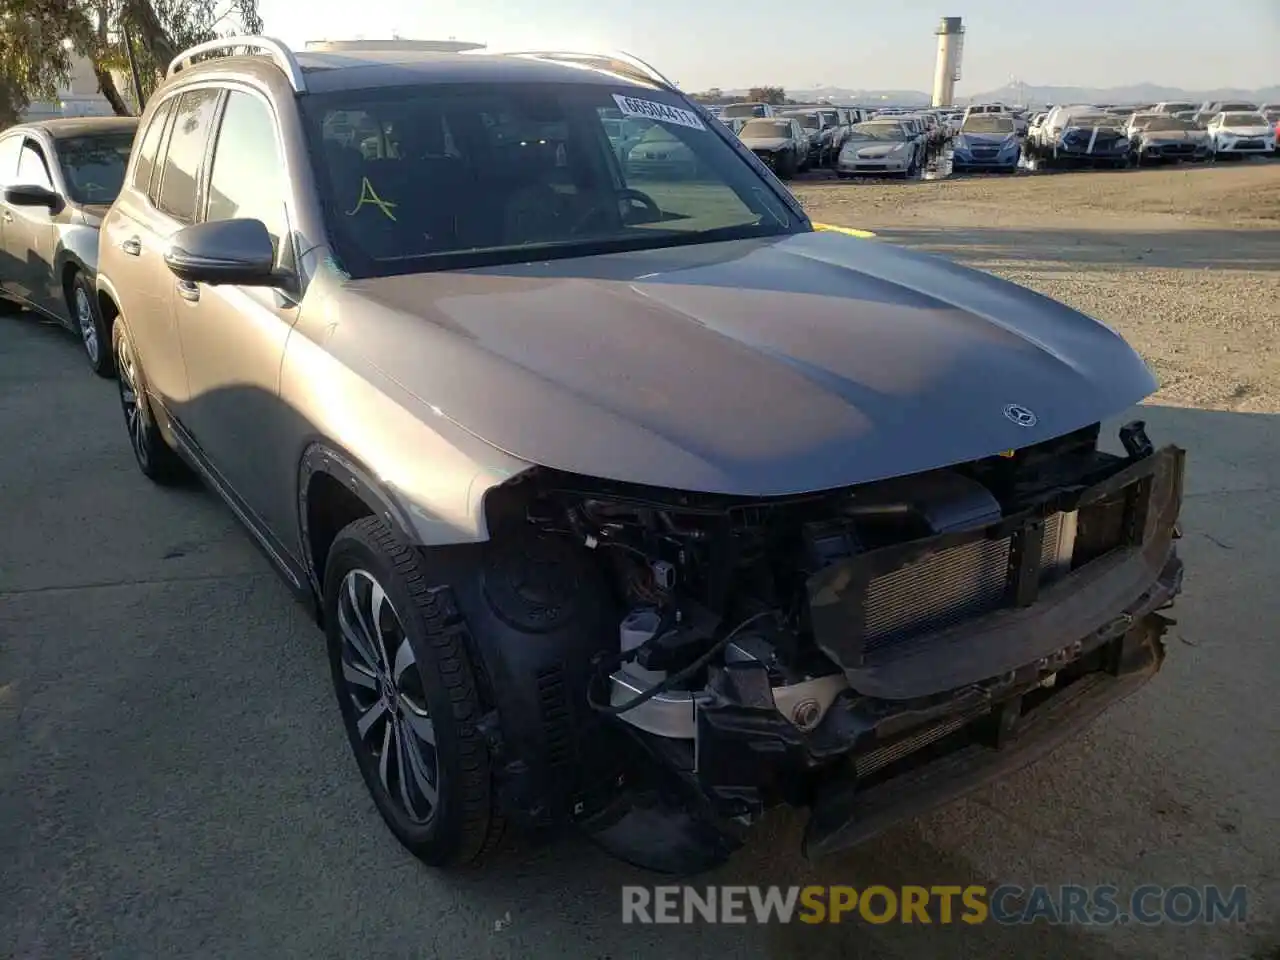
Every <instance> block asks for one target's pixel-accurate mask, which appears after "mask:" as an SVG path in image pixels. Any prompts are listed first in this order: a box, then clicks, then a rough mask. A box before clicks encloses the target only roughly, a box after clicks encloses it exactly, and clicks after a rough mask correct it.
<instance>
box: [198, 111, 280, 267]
mask: <svg viewBox="0 0 1280 960" xmlns="http://www.w3.org/2000/svg"><path fill="white" fill-rule="evenodd" d="M284 184H285V179H284V159H283V157H281V155H280V141H279V139H278V138H277V136H276V123H275V117H274V116H272V113H271V110H270V108H268V107H267V105H266V104H265V103H263V102H262V101H261V100H259V99H258V98H257V97H255V96H252V95H251V94H247V93H241V92H240V91H237V90H233V91H232V92H231V93H229V94H228V95H227V106H226V109H225V110H224V111H223V114H222V125H221V126H220V127H219V129H218V142H217V146H216V147H215V148H214V153H213V169H212V171H211V173H210V175H209V208H208V212H207V213H206V215H205V219H206V220H233V219H236V218H241V219H250V220H261V221H262V222H263V223H264V224H266V227H267V232H268V233H269V234H271V243H272V245H273V246H274V247H275V249H276V252H277V254H279V251H280V239H281V237H283V236H285V235H286V234H287V232H288V221H287V220H286V218H285V205H284V198H285V190H284Z"/></svg>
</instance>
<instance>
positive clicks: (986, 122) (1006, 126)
mask: <svg viewBox="0 0 1280 960" xmlns="http://www.w3.org/2000/svg"><path fill="white" fill-rule="evenodd" d="M960 130H961V132H963V133H1013V132H1014V130H1015V127H1014V124H1013V118H1012V117H1002V116H1000V115H999V114H994V113H988V114H978V115H975V116H972V117H970V118H969V119H968V120H966V121H965V122H964V125H963V126H962V127H961V128H960Z"/></svg>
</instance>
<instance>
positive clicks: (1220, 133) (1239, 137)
mask: <svg viewBox="0 0 1280 960" xmlns="http://www.w3.org/2000/svg"><path fill="white" fill-rule="evenodd" d="M1206 129H1207V130H1208V133H1209V142H1210V143H1211V144H1212V145H1213V154H1214V156H1215V157H1218V158H1223V157H1242V156H1247V155H1249V154H1258V155H1260V156H1261V155H1265V154H1269V153H1272V152H1274V151H1275V149H1276V131H1275V128H1274V127H1273V126H1272V125H1271V124H1269V123H1267V118H1266V117H1264V116H1263V115H1262V114H1260V113H1219V114H1218V115H1217V116H1215V117H1214V118H1213V119H1212V120H1210V121H1209V123H1208V125H1207V126H1206Z"/></svg>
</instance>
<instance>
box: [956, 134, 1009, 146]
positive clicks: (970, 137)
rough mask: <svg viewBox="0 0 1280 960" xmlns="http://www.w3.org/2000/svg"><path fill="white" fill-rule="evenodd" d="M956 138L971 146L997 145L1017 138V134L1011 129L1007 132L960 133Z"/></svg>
mask: <svg viewBox="0 0 1280 960" xmlns="http://www.w3.org/2000/svg"><path fill="white" fill-rule="evenodd" d="M956 139H957V140H959V141H960V142H961V143H963V144H969V145H971V146H981V147H999V146H1003V145H1004V144H1006V143H1009V142H1010V141H1013V140H1017V139H1018V135H1017V134H1016V133H1014V132H1012V131H1010V132H1009V133H961V134H960V135H959V136H957V137H956Z"/></svg>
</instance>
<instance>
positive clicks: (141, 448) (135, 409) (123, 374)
mask: <svg viewBox="0 0 1280 960" xmlns="http://www.w3.org/2000/svg"><path fill="white" fill-rule="evenodd" d="M94 339H95V340H96V339H97V338H96V337H95V338H94ZM117 360H118V364H117V366H118V367H119V379H118V383H119V385H120V407H121V409H123V410H124V422H125V427H126V428H127V429H128V431H129V443H130V444H132V445H133V453H134V456H136V457H137V458H138V463H140V464H142V465H143V466H144V467H145V466H146V465H147V461H148V458H149V454H148V453H147V422H146V418H145V414H144V412H143V409H142V400H141V398H140V396H139V391H138V371H137V369H136V367H135V365H134V362H133V353H132V351H130V349H129V346H128V343H127V342H126V341H125V340H124V339H123V338H121V339H120V346H119V347H118V352H117Z"/></svg>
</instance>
